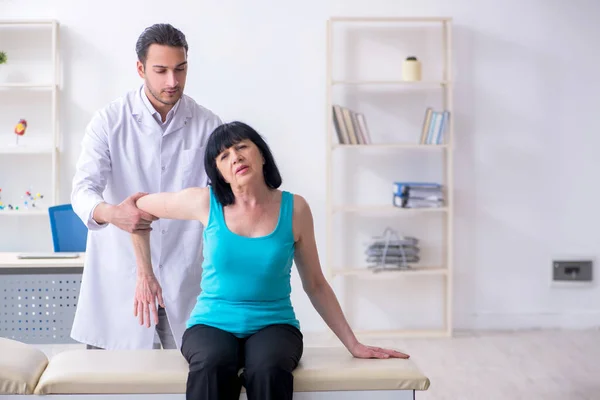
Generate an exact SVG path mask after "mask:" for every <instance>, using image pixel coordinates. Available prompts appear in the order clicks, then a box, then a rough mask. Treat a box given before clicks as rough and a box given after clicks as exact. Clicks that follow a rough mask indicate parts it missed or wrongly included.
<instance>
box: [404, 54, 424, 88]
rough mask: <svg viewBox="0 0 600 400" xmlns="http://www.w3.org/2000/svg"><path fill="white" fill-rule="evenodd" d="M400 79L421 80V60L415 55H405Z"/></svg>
mask: <svg viewBox="0 0 600 400" xmlns="http://www.w3.org/2000/svg"><path fill="white" fill-rule="evenodd" d="M402 79H403V80H405V81H408V82H415V81H420V80H421V62H420V61H419V60H417V57H407V58H406V60H404V63H403V64H402Z"/></svg>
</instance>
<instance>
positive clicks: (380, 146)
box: [332, 143, 450, 150]
mask: <svg viewBox="0 0 600 400" xmlns="http://www.w3.org/2000/svg"><path fill="white" fill-rule="evenodd" d="M332 147H333V148H334V149H338V148H339V149H373V150H375V149H420V150H439V149H447V148H448V147H450V146H449V145H447V144H420V143H381V144H334V145H332Z"/></svg>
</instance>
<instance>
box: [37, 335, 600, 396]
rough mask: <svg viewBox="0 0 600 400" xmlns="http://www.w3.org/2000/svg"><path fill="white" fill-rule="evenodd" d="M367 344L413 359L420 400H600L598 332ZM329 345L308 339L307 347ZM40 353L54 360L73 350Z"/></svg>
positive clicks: (54, 348) (57, 348)
mask: <svg viewBox="0 0 600 400" xmlns="http://www.w3.org/2000/svg"><path fill="white" fill-rule="evenodd" d="M335 343H336V344H337V342H335ZM365 343H367V344H373V345H380V346H388V347H393V348H396V349H398V350H401V351H404V352H406V353H408V354H410V355H411V357H412V359H413V360H414V361H415V362H416V363H417V364H418V365H419V367H420V368H421V370H422V371H423V372H424V373H425V374H426V375H427V376H428V377H429V378H430V380H431V387H430V388H429V390H428V391H426V392H422V393H418V395H417V400H440V399H448V400H450V399H451V400H463V399H464V400H471V399H473V400H494V399H511V400H517V399H523V400H555V399H556V400H558V399H560V400H600V331H597V330H593V331H527V332H479V333H457V334H456V336H455V337H453V338H441V339H402V340H389V339H387V340H386V339H377V340H369V341H365ZM328 344H330V342H329V341H328V340H326V339H322V338H320V337H316V336H311V335H310V334H307V335H306V345H307V346H310V345H315V346H320V345H328ZM75 347H80V346H75ZM40 348H41V349H42V350H44V351H45V352H46V354H48V355H49V356H52V355H53V354H56V353H57V352H60V351H63V350H65V349H70V348H74V346H62V345H53V346H40Z"/></svg>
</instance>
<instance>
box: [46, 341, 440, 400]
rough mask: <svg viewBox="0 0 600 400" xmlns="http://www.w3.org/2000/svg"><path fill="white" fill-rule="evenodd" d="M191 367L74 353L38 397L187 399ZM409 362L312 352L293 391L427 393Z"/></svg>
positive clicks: (168, 356)
mask: <svg viewBox="0 0 600 400" xmlns="http://www.w3.org/2000/svg"><path fill="white" fill-rule="evenodd" d="M187 373H188V364H187V362H186V361H185V359H184V358H183V356H182V355H181V353H180V352H179V351H178V350H111V351H103V350H74V351H65V352H62V353H59V354H57V355H56V356H54V357H53V358H52V359H51V360H50V363H49V365H48V367H47V368H46V371H45V372H44V374H43V375H42V377H41V378H40V381H39V383H38V385H37V387H36V390H35V393H36V394H76V393H86V394H110V393H121V394H127V393H128V394H133V393H185V388H186V380H187ZM429 384H430V382H429V379H428V378H427V377H426V376H425V375H423V373H421V371H419V369H418V368H417V366H416V365H415V363H414V362H413V361H411V360H410V359H408V360H404V359H385V360H376V359H356V358H354V357H352V355H351V354H350V353H348V351H347V350H346V349H345V348H342V347H340V348H337V347H336V348H320V347H307V348H305V349H304V354H303V356H302V359H301V361H300V365H299V366H298V368H297V369H296V370H295V371H294V391H296V392H303V391H342V390H427V389H428V388H429Z"/></svg>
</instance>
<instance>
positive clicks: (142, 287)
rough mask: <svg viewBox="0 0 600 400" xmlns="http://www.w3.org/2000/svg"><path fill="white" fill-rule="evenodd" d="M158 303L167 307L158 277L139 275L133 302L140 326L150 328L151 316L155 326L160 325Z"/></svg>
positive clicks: (134, 312)
mask: <svg viewBox="0 0 600 400" xmlns="http://www.w3.org/2000/svg"><path fill="white" fill-rule="evenodd" d="M157 302H158V304H160V306H162V307H164V306H165V303H164V301H163V298H162V289H161V287H160V284H159V283H158V280H157V279H156V276H155V275H154V274H153V273H150V274H138V276H137V281H136V285H135V297H134V300H133V315H134V316H136V317H138V319H139V321H140V325H146V327H148V328H149V327H150V325H151V322H150V314H152V316H153V319H154V325H157V324H158V310H157V308H156V303H157Z"/></svg>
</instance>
